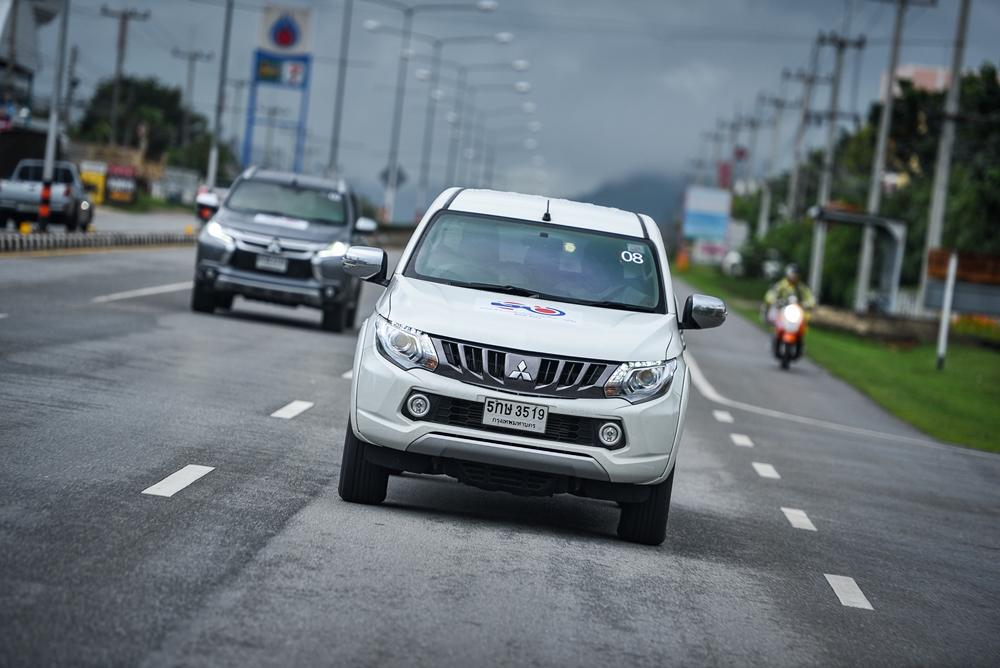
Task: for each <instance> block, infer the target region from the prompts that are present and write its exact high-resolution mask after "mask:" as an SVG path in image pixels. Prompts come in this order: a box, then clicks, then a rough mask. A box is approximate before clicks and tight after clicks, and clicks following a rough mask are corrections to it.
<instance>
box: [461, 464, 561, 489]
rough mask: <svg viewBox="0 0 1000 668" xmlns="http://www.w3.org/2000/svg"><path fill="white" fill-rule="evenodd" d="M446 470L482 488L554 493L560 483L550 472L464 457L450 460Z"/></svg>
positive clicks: (465, 481)
mask: <svg viewBox="0 0 1000 668" xmlns="http://www.w3.org/2000/svg"><path fill="white" fill-rule="evenodd" d="M445 473H447V474H448V475H451V476H453V477H455V478H458V479H459V480H461V481H462V482H464V483H466V484H468V485H472V486H474V487H479V488H480V489H487V490H493V491H496V490H502V491H505V492H511V493H513V494H522V495H525V496H550V495H552V493H553V492H555V491H556V490H557V487H558V485H559V483H560V479H559V477H558V476H554V475H550V474H548V473H539V472H537V471H524V470H521V469H512V468H507V467H505V466H495V465H493V464H479V463H476V462H468V461H460V460H455V461H452V462H448V464H446V465H445Z"/></svg>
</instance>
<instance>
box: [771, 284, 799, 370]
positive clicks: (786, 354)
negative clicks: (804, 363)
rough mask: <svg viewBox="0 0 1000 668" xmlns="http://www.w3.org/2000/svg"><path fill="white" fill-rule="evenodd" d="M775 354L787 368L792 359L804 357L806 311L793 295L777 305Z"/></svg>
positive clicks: (774, 321)
mask: <svg viewBox="0 0 1000 668" xmlns="http://www.w3.org/2000/svg"><path fill="white" fill-rule="evenodd" d="M772 322H773V323H774V339H773V349H774V356H775V357H777V358H778V360H779V361H780V362H781V368H782V369H785V370H787V369H788V368H789V367H790V366H791V364H792V360H797V359H798V358H800V357H802V339H803V338H804V337H805V334H806V312H805V309H803V308H802V306H801V305H800V304H799V303H798V300H797V299H796V298H795V297H794V296H793V297H789V298H788V299H787V300H786V301H784V302H780V303H778V304H777V305H776V307H775V314H774V318H773V321H772Z"/></svg>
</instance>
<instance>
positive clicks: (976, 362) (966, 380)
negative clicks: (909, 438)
mask: <svg viewBox="0 0 1000 668" xmlns="http://www.w3.org/2000/svg"><path fill="white" fill-rule="evenodd" d="M678 278H680V279H681V280H683V281H685V282H687V283H689V284H690V285H691V286H692V287H694V288H697V289H698V290H700V291H703V292H706V293H708V294H713V295H716V296H718V297H721V298H722V299H726V300H728V302H731V304H730V308H731V309H732V310H734V311H736V312H737V313H740V314H741V315H744V316H746V317H748V318H750V319H752V320H754V321H756V322H759V320H758V318H757V311H756V308H754V307H751V306H750V305H749V304H747V303H745V302H747V301H749V300H757V301H758V302H759V300H760V299H761V298H762V297H763V295H764V291H765V290H766V289H767V283H766V282H765V281H762V280H759V279H735V278H729V277H726V276H723V275H722V274H720V273H719V272H718V271H716V270H715V269H713V268H710V267H692V268H691V269H690V270H689V271H686V272H684V273H678ZM741 302H744V303H741ZM806 338H807V343H806V354H807V355H808V356H809V357H811V358H812V359H813V360H814V361H815V362H816V363H818V364H820V365H821V366H823V367H824V368H826V369H827V370H828V371H830V373H832V374H833V375H835V376H837V377H839V378H841V379H843V380H845V381H847V382H848V383H850V384H851V385H853V386H854V387H856V388H857V389H859V390H861V391H862V392H864V393H865V394H866V395H868V396H869V397H871V398H872V399H873V400H874V401H875V402H876V403H878V404H879V405H880V406H882V407H883V408H885V409H886V410H888V411H889V412H890V413H892V414H893V415H895V416H896V417H898V418H900V419H901V420H904V421H905V422H908V423H909V424H911V425H913V426H914V427H916V428H917V429H920V430H921V431H923V432H924V433H926V434H929V435H930V436H933V437H934V438H937V439H940V440H942V441H947V442H951V443H957V444H960V445H965V446H968V447H972V448H978V449H980V450H988V451H991V452H1000V436H998V434H1000V410H998V406H1000V353H998V352H996V351H994V350H990V349H988V348H985V347H982V346H973V345H962V344H952V345H950V346H949V348H948V359H947V363H946V366H945V369H944V370H943V371H937V370H936V369H935V368H934V361H935V347H934V346H933V345H929V344H928V345H917V346H900V345H894V344H887V343H882V342H879V341H874V340H871V339H866V338H863V337H859V336H855V335H853V334H848V333H844V332H838V331H833V330H829V329H822V328H819V327H814V328H812V329H810V331H809V334H808V335H807V337H806Z"/></svg>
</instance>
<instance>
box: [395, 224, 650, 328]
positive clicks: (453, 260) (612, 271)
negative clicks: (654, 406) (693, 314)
mask: <svg viewBox="0 0 1000 668" xmlns="http://www.w3.org/2000/svg"><path fill="white" fill-rule="evenodd" d="M403 275H404V276H409V277H412V278H420V279H423V280H428V281H434V282H437V283H446V284H448V285H455V286H459V287H468V288H474V289H478V290H488V291H494V292H501V293H507V294H513V295H520V296H524V297H538V298H545V299H553V300H558V301H564V302H570V303H576V304H587V305H591V306H601V307H606V308H618V309H625V310H629V311H650V312H654V311H655V312H661V313H662V312H663V298H662V289H661V285H662V281H661V279H660V272H659V265H658V263H657V260H656V256H655V251H654V248H653V246H652V245H651V244H650V243H649V242H648V241H646V240H644V239H638V238H635V237H624V236H618V235H614V234H608V233H603V232H593V231H589V230H581V229H578V228H568V227H559V226H555V225H552V224H544V223H532V222H529V221H512V220H508V219H498V218H490V217H487V216H479V215H471V214H461V213H453V212H447V213H444V214H441V215H439V216H438V217H437V218H435V219H434V220H433V221H432V222H431V224H430V226H429V227H428V229H427V231H426V232H425V233H424V235H423V237H422V239H421V240H420V243H419V245H418V246H417V249H416V251H415V252H414V254H413V257H412V259H411V260H410V262H409V264H408V265H407V268H406V270H405V271H404V272H403Z"/></svg>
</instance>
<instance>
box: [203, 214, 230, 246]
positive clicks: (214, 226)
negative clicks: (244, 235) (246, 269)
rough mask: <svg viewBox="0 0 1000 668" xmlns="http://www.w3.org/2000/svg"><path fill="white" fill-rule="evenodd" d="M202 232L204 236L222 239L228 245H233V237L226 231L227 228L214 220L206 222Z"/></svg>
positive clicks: (217, 239)
mask: <svg viewBox="0 0 1000 668" xmlns="http://www.w3.org/2000/svg"><path fill="white" fill-rule="evenodd" d="M201 233H202V235H203V236H209V237H212V238H213V239H215V240H216V241H221V242H222V244H223V245H225V246H227V247H230V246H233V238H232V237H231V236H229V234H228V233H226V228H224V227H223V226H222V225H219V224H218V223H217V222H215V221H214V220H210V221H208V222H207V223H205V227H203V228H202V230H201Z"/></svg>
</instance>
